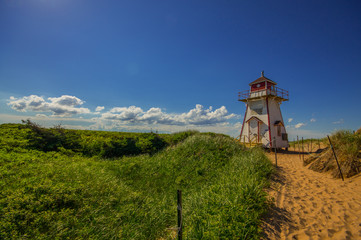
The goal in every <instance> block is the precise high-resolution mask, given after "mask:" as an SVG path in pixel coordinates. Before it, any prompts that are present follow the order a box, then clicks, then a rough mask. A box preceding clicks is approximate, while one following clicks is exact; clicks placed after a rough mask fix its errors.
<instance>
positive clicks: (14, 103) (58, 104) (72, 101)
mask: <svg viewBox="0 0 361 240" xmlns="http://www.w3.org/2000/svg"><path fill="white" fill-rule="evenodd" d="M83 103H84V101H82V100H81V99H79V98H77V97H75V96H69V95H62V96H61V97H49V98H48V99H47V100H45V99H44V98H43V97H41V96H37V95H30V96H25V97H22V98H15V97H10V100H9V101H8V105H9V106H10V107H11V108H12V109H14V110H16V111H19V112H27V111H32V112H44V113H46V112H47V113H52V115H53V116H58V117H65V116H71V115H74V114H82V113H90V110H89V109H88V108H82V107H78V106H79V105H82V104H83Z"/></svg>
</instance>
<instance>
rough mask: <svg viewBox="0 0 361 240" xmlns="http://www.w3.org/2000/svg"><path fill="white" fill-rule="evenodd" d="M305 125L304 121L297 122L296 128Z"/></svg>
mask: <svg viewBox="0 0 361 240" xmlns="http://www.w3.org/2000/svg"><path fill="white" fill-rule="evenodd" d="M303 126H305V124H304V123H297V124H296V125H295V128H300V127H303Z"/></svg>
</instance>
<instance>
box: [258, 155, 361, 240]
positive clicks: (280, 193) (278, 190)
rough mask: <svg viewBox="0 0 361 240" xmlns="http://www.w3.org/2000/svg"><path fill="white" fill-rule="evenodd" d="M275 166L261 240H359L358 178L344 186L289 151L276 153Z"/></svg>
mask: <svg viewBox="0 0 361 240" xmlns="http://www.w3.org/2000/svg"><path fill="white" fill-rule="evenodd" d="M267 156H268V157H269V158H270V159H271V160H272V161H273V163H274V162H275V158H274V153H267ZM305 157H306V156H305ZM277 162H278V168H277V174H276V175H275V176H274V178H273V180H272V183H271V188H270V189H268V192H269V194H270V197H271V198H273V199H274V206H273V207H272V209H271V211H270V213H269V215H268V216H267V217H266V218H265V222H264V225H263V229H264V236H263V239H361V176H360V175H356V176H354V177H352V178H347V179H345V181H344V182H343V181H342V180H341V179H334V178H332V177H331V175H330V174H329V173H318V172H314V171H312V170H309V169H308V168H307V167H305V166H303V164H302V160H301V159H300V158H299V155H298V154H297V153H296V152H292V151H290V152H283V153H278V154H277Z"/></svg>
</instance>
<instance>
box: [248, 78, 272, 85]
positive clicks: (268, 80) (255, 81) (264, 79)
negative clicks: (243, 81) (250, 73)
mask: <svg viewBox="0 0 361 240" xmlns="http://www.w3.org/2000/svg"><path fill="white" fill-rule="evenodd" d="M265 81H267V82H270V83H273V84H274V85H277V83H275V82H274V81H272V80H271V79H269V78H266V77H265V76H262V77H260V78H257V79H256V80H254V81H253V82H251V83H250V84H249V85H250V86H252V85H253V84H255V83H260V82H265Z"/></svg>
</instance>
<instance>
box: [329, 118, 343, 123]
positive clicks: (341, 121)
mask: <svg viewBox="0 0 361 240" xmlns="http://www.w3.org/2000/svg"><path fill="white" fill-rule="evenodd" d="M332 123H333V124H343V123H344V121H343V118H341V119H340V120H338V121H336V122H332Z"/></svg>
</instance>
